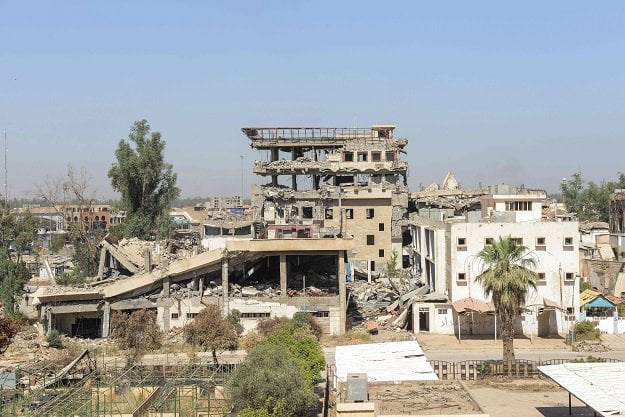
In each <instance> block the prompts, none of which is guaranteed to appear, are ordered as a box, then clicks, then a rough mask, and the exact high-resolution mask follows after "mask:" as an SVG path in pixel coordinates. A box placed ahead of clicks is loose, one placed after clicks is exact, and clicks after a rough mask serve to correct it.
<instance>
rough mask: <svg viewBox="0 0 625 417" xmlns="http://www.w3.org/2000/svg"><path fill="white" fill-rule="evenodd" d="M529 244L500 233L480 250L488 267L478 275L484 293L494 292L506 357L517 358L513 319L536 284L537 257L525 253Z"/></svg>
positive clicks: (485, 265) (489, 294)
mask: <svg viewBox="0 0 625 417" xmlns="http://www.w3.org/2000/svg"><path fill="white" fill-rule="evenodd" d="M526 253H527V248H526V247H525V246H523V245H519V244H518V243H517V242H516V241H515V240H513V239H512V238H511V237H509V236H508V237H505V238H504V237H499V239H497V240H496V241H494V242H493V244H492V245H490V246H486V247H485V248H484V249H482V251H481V252H480V253H479V254H478V257H479V259H481V261H482V262H483V263H484V267H485V269H483V271H482V273H481V274H480V275H478V276H477V278H476V279H477V281H478V282H479V283H480V284H482V287H483V288H484V294H485V295H486V296H492V300H493V304H494V305H495V314H496V315H497V320H498V322H499V324H500V325H501V338H502V340H503V360H504V361H513V360H514V322H515V320H516V319H517V318H519V317H520V314H521V310H522V305H523V304H524V302H525V296H526V294H527V292H528V290H529V288H534V289H535V288H536V280H537V277H538V276H537V274H536V272H534V271H532V269H533V268H535V266H536V260H535V259H534V258H531V257H528V256H526Z"/></svg>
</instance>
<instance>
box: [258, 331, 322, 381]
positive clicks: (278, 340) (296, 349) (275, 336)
mask: <svg viewBox="0 0 625 417" xmlns="http://www.w3.org/2000/svg"><path fill="white" fill-rule="evenodd" d="M263 344H269V345H275V346H283V347H284V348H286V349H287V350H288V351H289V353H290V354H291V356H292V357H293V358H295V359H296V360H297V361H298V363H299V364H300V367H301V374H302V378H303V380H304V384H305V386H306V387H307V388H309V389H311V390H312V389H313V387H314V385H315V383H316V382H318V381H319V379H320V373H321V371H322V370H323V368H324V366H325V357H324V356H323V351H322V350H321V345H320V344H319V341H318V340H317V338H316V337H315V336H314V335H313V334H312V333H311V331H310V328H309V327H308V326H305V327H300V326H298V324H297V323H296V322H294V321H290V322H288V323H286V324H283V325H282V326H279V327H277V328H276V329H275V330H274V331H273V333H271V334H270V335H269V337H267V339H266V340H265V342H264V343H263Z"/></svg>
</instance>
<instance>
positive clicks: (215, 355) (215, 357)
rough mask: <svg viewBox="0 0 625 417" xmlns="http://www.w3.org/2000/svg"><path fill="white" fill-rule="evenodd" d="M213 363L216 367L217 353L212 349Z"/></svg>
mask: <svg viewBox="0 0 625 417" xmlns="http://www.w3.org/2000/svg"><path fill="white" fill-rule="evenodd" d="M213 362H214V363H215V365H217V351H216V350H215V349H213Z"/></svg>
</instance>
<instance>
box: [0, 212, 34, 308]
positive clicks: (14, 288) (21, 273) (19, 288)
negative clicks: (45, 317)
mask: <svg viewBox="0 0 625 417" xmlns="http://www.w3.org/2000/svg"><path fill="white" fill-rule="evenodd" d="M38 225H39V219H37V218H36V217H34V216H32V215H31V214H30V213H28V212H27V213H19V214H18V213H9V212H8V210H6V209H5V208H4V207H3V206H0V299H1V301H2V304H3V306H4V311H5V313H7V314H13V313H14V312H16V311H17V304H18V300H19V298H20V297H21V295H22V293H23V292H24V285H25V284H26V282H28V280H29V279H30V277H31V274H30V271H29V270H28V269H27V268H26V265H25V264H24V262H23V261H22V255H24V254H26V253H28V252H30V251H31V248H32V245H33V241H34V240H35V238H36V236H37V226H38Z"/></svg>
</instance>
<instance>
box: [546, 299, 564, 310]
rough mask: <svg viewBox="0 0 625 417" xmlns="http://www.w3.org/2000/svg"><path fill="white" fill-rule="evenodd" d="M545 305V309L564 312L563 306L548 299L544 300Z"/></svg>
mask: <svg viewBox="0 0 625 417" xmlns="http://www.w3.org/2000/svg"><path fill="white" fill-rule="evenodd" d="M543 304H544V305H545V307H550V308H555V309H558V310H562V306H561V305H560V303H558V302H557V301H553V300H550V299H548V298H543Z"/></svg>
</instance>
